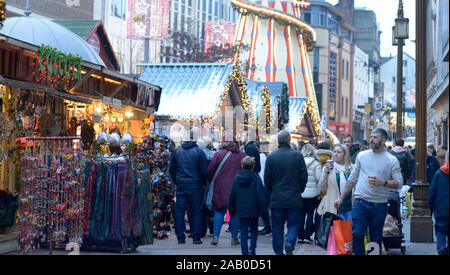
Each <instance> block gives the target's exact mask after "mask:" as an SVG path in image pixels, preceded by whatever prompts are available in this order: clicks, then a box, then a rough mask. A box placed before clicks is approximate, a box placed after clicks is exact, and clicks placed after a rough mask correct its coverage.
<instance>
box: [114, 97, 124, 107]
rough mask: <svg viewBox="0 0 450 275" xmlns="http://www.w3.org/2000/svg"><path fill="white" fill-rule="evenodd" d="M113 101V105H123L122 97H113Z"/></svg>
mask: <svg viewBox="0 0 450 275" xmlns="http://www.w3.org/2000/svg"><path fill="white" fill-rule="evenodd" d="M112 103H113V105H116V106H117V107H120V106H122V101H121V100H120V99H116V98H113V99H112Z"/></svg>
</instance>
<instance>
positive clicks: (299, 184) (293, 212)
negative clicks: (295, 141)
mask: <svg viewBox="0 0 450 275" xmlns="http://www.w3.org/2000/svg"><path fill="white" fill-rule="evenodd" d="M290 142H291V136H290V134H289V133H288V132H287V131H285V130H282V131H280V132H279V133H278V147H279V149H278V150H277V151H275V152H273V153H272V154H270V155H269V157H268V158H267V160H266V166H265V169H264V183H265V185H266V186H267V187H268V188H269V189H270V191H271V192H272V196H271V199H270V208H271V209H272V213H271V216H272V246H273V249H274V252H275V254H276V255H281V254H282V253H283V236H284V224H285V222H286V221H287V237H286V246H285V250H286V254H288V255H292V253H293V250H294V248H295V244H296V240H297V235H298V231H299V229H300V217H301V208H302V207H303V204H302V193H303V191H304V190H305V187H306V183H307V181H308V170H307V168H306V164H305V160H304V159H303V156H302V154H301V153H300V152H299V151H294V150H292V149H291V147H290V146H289V144H290Z"/></svg>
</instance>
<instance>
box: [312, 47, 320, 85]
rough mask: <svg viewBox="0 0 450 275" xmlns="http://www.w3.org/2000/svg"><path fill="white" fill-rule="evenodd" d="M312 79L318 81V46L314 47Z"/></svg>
mask: <svg viewBox="0 0 450 275" xmlns="http://www.w3.org/2000/svg"><path fill="white" fill-rule="evenodd" d="M313 81H314V83H317V82H319V48H317V47H315V48H314V65H313Z"/></svg>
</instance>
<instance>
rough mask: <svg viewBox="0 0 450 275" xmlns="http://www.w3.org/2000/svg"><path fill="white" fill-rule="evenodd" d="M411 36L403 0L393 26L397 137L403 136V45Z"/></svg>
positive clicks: (399, 3) (400, 0) (399, 4)
mask: <svg viewBox="0 0 450 275" xmlns="http://www.w3.org/2000/svg"><path fill="white" fill-rule="evenodd" d="M408 38H409V19H408V18H404V17H403V1H402V0H399V2H398V11H397V18H396V19H395V26H394V27H393V28H392V45H396V46H397V138H402V137H403V45H404V43H405V41H404V39H408Z"/></svg>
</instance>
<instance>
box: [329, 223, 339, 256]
mask: <svg viewBox="0 0 450 275" xmlns="http://www.w3.org/2000/svg"><path fill="white" fill-rule="evenodd" d="M334 236H335V233H334V228H333V226H330V231H329V233H328V240H327V255H338V250H337V247H336V239H335V237H334Z"/></svg>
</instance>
